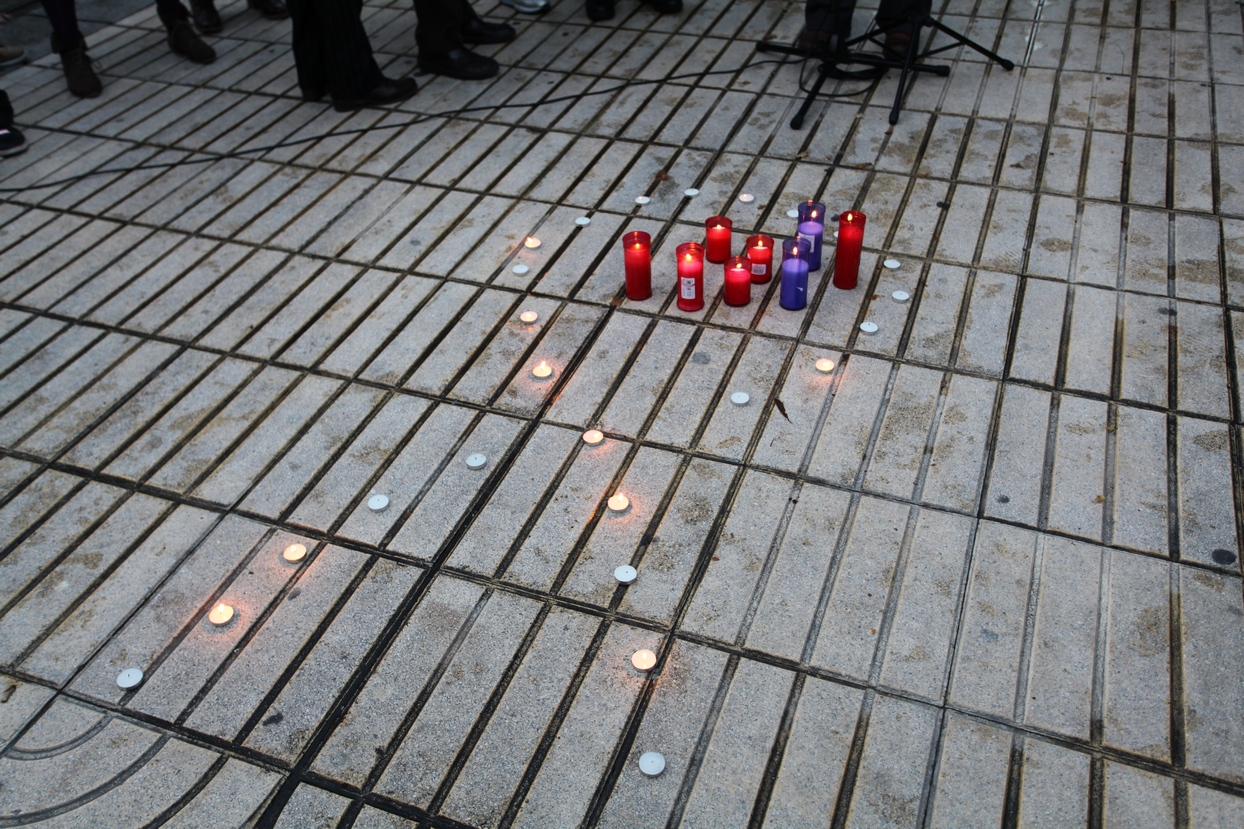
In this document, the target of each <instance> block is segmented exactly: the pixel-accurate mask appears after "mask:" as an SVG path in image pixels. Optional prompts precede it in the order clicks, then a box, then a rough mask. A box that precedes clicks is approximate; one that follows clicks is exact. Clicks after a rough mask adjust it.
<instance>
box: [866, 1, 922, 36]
mask: <svg viewBox="0 0 1244 829" xmlns="http://www.w3.org/2000/svg"><path fill="white" fill-rule="evenodd" d="M928 6H929V4H928V3H926V2H924V0H881V2H880V3H879V4H878V7H877V25H878V26H880V27H881V28H883V29H889V28H890V27H891V26H895V27H896V28H895V29H893V30H892V31H900V32H912V31H915V28H916V26H915V23H914V22H913V20H914V18H915V17H917V16H918V15H920V14H922V13H926V12H927V11H928Z"/></svg>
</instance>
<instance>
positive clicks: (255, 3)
mask: <svg viewBox="0 0 1244 829" xmlns="http://www.w3.org/2000/svg"><path fill="white" fill-rule="evenodd" d="M246 5H247V6H249V7H250V8H252V9H254V10H255V11H257V12H259V13H260V14H261V15H263V16H264V17H265V18H267V19H268V20H284V19H285V18H287V17H289V9H287V8H285V3H284V2H283V0H246Z"/></svg>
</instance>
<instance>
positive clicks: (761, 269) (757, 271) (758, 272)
mask: <svg viewBox="0 0 1244 829" xmlns="http://www.w3.org/2000/svg"><path fill="white" fill-rule="evenodd" d="M767 270H768V268H766V267H765V266H764V265H752V276H764V275H765V271H767Z"/></svg>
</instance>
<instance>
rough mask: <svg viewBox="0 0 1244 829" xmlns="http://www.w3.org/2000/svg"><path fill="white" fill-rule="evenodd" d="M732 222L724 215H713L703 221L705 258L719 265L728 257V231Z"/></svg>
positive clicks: (729, 231)
mask: <svg viewBox="0 0 1244 829" xmlns="http://www.w3.org/2000/svg"><path fill="white" fill-rule="evenodd" d="M732 227H733V223H732V222H731V221H730V220H729V219H727V218H726V217H725V216H713V217H712V218H711V219H708V220H707V221H705V222H704V230H705V233H706V235H707V237H708V243H707V244H706V245H705V247H706V248H707V253H706V254H705V258H706V259H708V261H710V262H714V263H716V264H718V265H720V264H721V263H722V262H725V261H726V260H727V259H729V258H730V233H731V228H732Z"/></svg>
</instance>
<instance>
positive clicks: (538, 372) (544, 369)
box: [531, 360, 553, 380]
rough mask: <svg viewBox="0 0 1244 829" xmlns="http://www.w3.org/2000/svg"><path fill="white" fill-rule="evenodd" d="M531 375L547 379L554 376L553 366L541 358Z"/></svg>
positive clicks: (539, 378) (538, 378)
mask: <svg viewBox="0 0 1244 829" xmlns="http://www.w3.org/2000/svg"><path fill="white" fill-rule="evenodd" d="M531 376H532V377H534V378H536V379H537V380H547V379H549V378H550V377H552V376H553V367H552V366H551V365H549V364H548V363H546V362H545V361H544V360H541V361H540V363H539V365H537V366H536V367H535V368H533V369H532V370H531Z"/></svg>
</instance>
